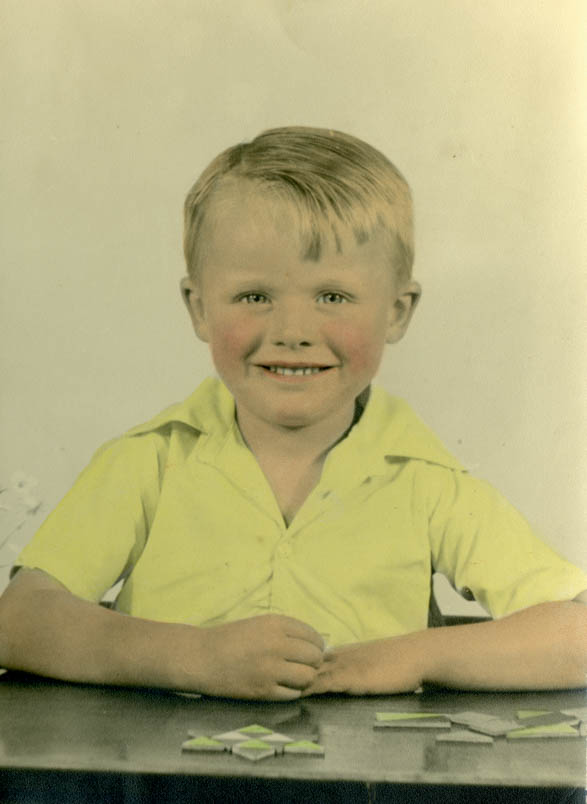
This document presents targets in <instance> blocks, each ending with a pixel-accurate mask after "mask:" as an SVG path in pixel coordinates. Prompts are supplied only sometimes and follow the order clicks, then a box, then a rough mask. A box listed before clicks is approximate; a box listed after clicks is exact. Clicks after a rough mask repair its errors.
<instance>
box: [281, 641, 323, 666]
mask: <svg viewBox="0 0 587 804" xmlns="http://www.w3.org/2000/svg"><path fill="white" fill-rule="evenodd" d="M323 658H324V652H323V651H322V649H321V648H319V647H317V646H316V645H315V644H314V643H311V642H308V641H307V640H306V639H297V638H294V639H291V638H290V639H289V640H288V643H287V647H286V651H285V653H284V659H286V660H287V661H288V662H294V663H298V664H305V665H308V666H309V667H314V668H318V667H320V665H321V664H322V661H323Z"/></svg>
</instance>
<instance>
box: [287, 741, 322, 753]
mask: <svg viewBox="0 0 587 804" xmlns="http://www.w3.org/2000/svg"><path fill="white" fill-rule="evenodd" d="M283 750H284V753H286V754H310V755H315V756H322V755H323V754H324V748H323V746H321V745H318V743H313V742H312V741H311V740H297V741H296V742H293V743H287V744H286V745H285V746H284V749H283Z"/></svg>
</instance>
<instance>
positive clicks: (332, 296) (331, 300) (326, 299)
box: [318, 291, 346, 304]
mask: <svg viewBox="0 0 587 804" xmlns="http://www.w3.org/2000/svg"><path fill="white" fill-rule="evenodd" d="M318 301H321V302H322V304H342V302H344V301H346V298H345V297H344V296H343V295H342V293H335V292H334V291H329V292H328V293H321V294H320V296H318Z"/></svg>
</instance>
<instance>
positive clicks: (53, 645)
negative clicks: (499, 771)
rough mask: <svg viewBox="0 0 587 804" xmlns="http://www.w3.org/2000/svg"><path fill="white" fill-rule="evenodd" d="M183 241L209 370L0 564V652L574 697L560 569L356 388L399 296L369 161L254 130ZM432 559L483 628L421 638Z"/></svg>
mask: <svg viewBox="0 0 587 804" xmlns="http://www.w3.org/2000/svg"><path fill="white" fill-rule="evenodd" d="M185 254H186V260H187V266H188V276H187V277H186V278H185V279H184V280H183V281H182V285H181V288H182V294H183V297H184V300H185V302H186V304H187V308H188V311H189V314H190V316H191V319H192V322H193V326H194V329H195V331H196V334H197V335H198V337H199V338H201V339H202V340H204V341H207V342H208V343H209V345H210V348H211V351H212V356H213V359H214V362H215V365H216V368H217V371H218V374H219V377H220V379H209V380H207V381H206V382H204V383H203V384H202V385H201V386H200V387H199V388H198V389H197V390H196V391H195V393H194V394H193V395H192V396H191V397H190V398H189V399H188V400H186V401H185V402H184V403H183V404H180V405H176V406H174V407H172V408H170V409H168V410H166V411H164V412H163V413H161V414H160V415H159V416H157V417H156V418H155V419H153V420H152V421H150V422H148V423H147V424H144V425H141V426H139V427H137V428H135V429H134V430H131V431H130V432H129V433H127V434H126V435H125V436H123V437H122V438H119V439H117V440H115V441H113V442H112V443H110V444H108V445H106V446H105V447H103V448H102V449H101V450H100V451H99V452H98V453H97V454H96V456H95V457H94V459H93V461H92V463H91V464H90V466H89V467H88V468H87V469H86V470H85V472H83V473H82V475H81V476H80V478H79V479H78V481H77V483H76V484H75V486H74V488H73V489H72V491H71V492H70V493H69V494H68V495H67V496H66V497H65V499H64V500H63V502H62V503H61V504H60V506H59V507H58V508H57V509H56V511H55V512H54V513H53V514H52V515H51V516H50V517H49V519H48V520H47V522H46V523H45V524H44V526H43V527H42V528H41V530H40V531H39V533H38V534H37V536H36V537H35V539H34V540H33V541H32V543H31V544H30V545H29V546H28V547H27V548H26V549H25V550H24V551H23V553H22V555H21V556H20V558H19V561H18V566H19V567H21V569H19V570H18V571H17V573H16V574H15V576H14V578H13V580H12V582H11V584H10V585H9V587H8V588H7V590H6V592H5V594H4V596H3V598H2V599H1V600H0V664H2V665H3V666H4V667H9V668H17V669H22V670H26V671H29V672H33V673H39V674H43V675H48V676H54V677H57V678H61V679H67V680H72V681H80V682H95V683H104V684H124V685H146V686H159V687H168V688H175V689H181V690H192V691H197V692H202V693H207V694H211V695H221V696H228V697H236V698H259V699H273V700H291V699H295V698H298V697H299V696H301V695H309V694H312V693H321V692H327V691H334V692H347V693H351V694H368V693H395V692H406V691H412V690H415V689H416V688H417V687H419V686H420V685H421V684H422V683H423V682H432V683H440V684H444V685H449V686H454V687H461V688H478V689H483V688H485V689H488V688H490V689H508V688H520V689H536V688H565V687H580V686H583V685H584V684H585V677H586V676H585V673H586V669H587V657H586V638H587V608H585V606H584V605H581V601H582V602H583V603H585V602H587V594H586V593H585V591H584V590H585V589H587V579H586V577H585V575H584V574H583V573H581V572H580V571H579V570H578V569H577V568H575V567H573V566H572V565H570V564H568V563H567V562H566V561H564V560H563V559H562V558H560V557H559V556H557V555H556V554H555V553H553V552H552V551H551V550H550V549H549V548H548V547H547V546H546V545H544V544H543V543H542V542H540V541H539V540H538V539H537V538H536V537H535V536H534V535H533V534H532V533H531V531H530V529H529V527H528V525H527V524H526V523H525V521H524V520H523V519H522V518H521V517H520V516H519V515H518V514H517V513H516V512H515V511H514V510H513V509H512V508H511V507H510V506H509V505H508V504H507V503H506V502H505V501H504V500H503V499H502V498H501V497H500V496H499V495H498V494H497V493H496V492H495V491H494V490H492V489H491V488H490V487H489V486H487V485H486V484H485V483H483V482H481V481H478V480H475V479H473V478H471V477H470V476H469V475H468V474H467V473H466V472H465V471H464V470H463V469H462V468H461V466H460V465H459V464H458V462H457V461H456V460H455V459H454V458H453V457H452V456H451V455H450V454H449V453H448V452H447V451H446V450H445V449H444V447H443V446H442V445H441V444H440V443H439V442H438V440H437V439H436V438H435V436H434V435H433V434H432V433H431V432H430V431H429V430H428V429H427V428H426V427H425V426H424V425H423V424H422V423H421V422H420V421H419V420H418V419H417V417H416V416H415V415H414V414H413V413H412V412H411V410H410V409H409V407H408V406H407V405H406V404H405V403H403V402H402V401H400V400H398V399H396V398H393V397H390V396H388V395H387V394H386V393H385V392H383V391H382V390H381V389H379V388H375V387H372V386H371V381H372V379H373V377H374V375H375V373H376V371H377V369H378V366H379V363H380V359H381V356H382V352H383V350H384V347H385V345H386V344H389V343H394V342H396V341H398V340H399V339H400V338H401V337H402V336H403V335H404V333H405V331H406V329H407V327H408V324H409V322H410V318H411V316H412V313H413V312H414V308H415V306H416V303H417V301H418V298H419V296H420V287H419V285H418V284H417V282H415V281H414V280H413V279H412V278H411V267H412V261H413V236H412V211H411V200H410V193H409V189H408V187H407V184H406V183H405V181H404V179H403V177H402V176H401V175H400V174H399V173H398V171H397V170H396V169H395V168H394V167H393V165H392V164H391V163H390V162H389V161H388V160H387V159H386V158H385V157H384V156H383V155H382V154H381V153H379V152H378V151H376V150H375V149H373V148H371V147H370V146H368V145H367V144H365V143H363V142H361V141H359V140H357V139H355V138H353V137H350V136H347V135H344V134H341V133H338V132H334V131H326V130H317V129H310V128H284V129H276V130H273V131H268V132H265V133H264V134H261V135H260V136H259V137H257V138H256V139H255V140H254V141H253V142H251V143H249V144H245V145H238V146H236V147H234V148H230V149H228V150H227V151H225V152H224V153H222V154H221V155H220V156H219V157H217V158H216V159H215V160H214V161H213V162H212V164H211V165H210V166H209V167H208V168H207V169H206V171H205V172H204V173H203V175H202V176H201V177H200V179H199V180H198V181H197V182H196V184H195V185H194V187H193V188H192V190H191V191H190V193H189V195H188V197H187V200H186V204H185ZM434 570H436V571H440V572H443V573H445V574H446V575H447V576H448V577H449V578H450V580H451V581H452V583H453V584H454V585H455V586H456V587H457V588H464V587H466V588H468V589H470V590H472V592H473V594H474V596H475V598H476V599H477V600H478V601H479V602H480V603H481V604H482V605H483V606H484V607H485V608H486V609H487V610H488V611H489V613H490V614H491V615H492V616H493V617H494V618H495V619H494V620H493V621H488V622H484V623H479V624H474V625H464V626H457V627H452V628H437V629H430V630H427V628H426V624H427V614H428V607H429V601H430V588H431V585H430V581H431V573H432V572H433V571H434ZM120 578H123V579H124V584H123V586H122V590H121V592H120V594H119V595H118V598H117V601H116V605H115V610H109V609H108V608H105V607H103V606H99V605H98V602H99V601H100V600H101V598H102V596H103V594H104V593H105V592H106V591H107V590H108V589H109V588H110V587H111V586H112V585H113V584H114V583H115V582H116V581H117V580H118V579H120ZM125 614H126V615H131V616H124V615H125ZM325 641H327V642H328V643H329V649H328V650H325Z"/></svg>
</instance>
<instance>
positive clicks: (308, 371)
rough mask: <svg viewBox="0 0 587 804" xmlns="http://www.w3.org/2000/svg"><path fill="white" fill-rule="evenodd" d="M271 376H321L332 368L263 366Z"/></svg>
mask: <svg viewBox="0 0 587 804" xmlns="http://www.w3.org/2000/svg"><path fill="white" fill-rule="evenodd" d="M261 368H263V369H265V371H268V372H270V373H271V374H280V375H281V376H283V377H309V376H310V375H312V374H320V372H322V371H327V370H328V369H329V368H332V366H278V365H270V366H261Z"/></svg>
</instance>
